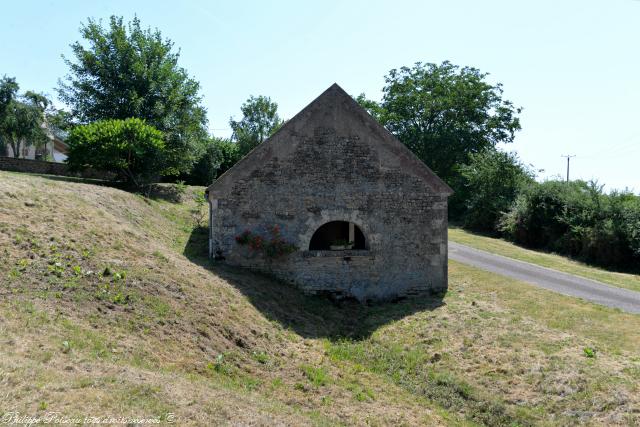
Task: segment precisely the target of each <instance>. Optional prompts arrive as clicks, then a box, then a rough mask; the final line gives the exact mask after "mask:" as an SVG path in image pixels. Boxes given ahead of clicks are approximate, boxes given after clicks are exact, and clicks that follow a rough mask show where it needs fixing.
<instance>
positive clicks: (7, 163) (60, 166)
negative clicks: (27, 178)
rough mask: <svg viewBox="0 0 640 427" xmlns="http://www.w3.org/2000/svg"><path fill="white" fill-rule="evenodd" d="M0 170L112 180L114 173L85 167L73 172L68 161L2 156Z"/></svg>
mask: <svg viewBox="0 0 640 427" xmlns="http://www.w3.org/2000/svg"><path fill="white" fill-rule="evenodd" d="M0 170H4V171H11V172H28V173H40V174H45V175H59V176H71V177H76V178H88V179H102V180H112V179H113V178H115V175H114V174H113V173H109V172H102V171H97V170H95V169H85V170H84V171H82V172H71V171H69V167H68V166H67V164H66V163H56V162H45V161H42V160H31V159H16V158H13V157H3V156H0Z"/></svg>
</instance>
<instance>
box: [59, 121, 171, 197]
mask: <svg viewBox="0 0 640 427" xmlns="http://www.w3.org/2000/svg"><path fill="white" fill-rule="evenodd" d="M67 144H68V145H69V154H68V156H69V158H68V160H67V162H68V164H69V167H70V168H71V169H72V170H82V169H84V168H86V167H93V168H95V169H98V170H103V171H107V172H114V173H116V174H117V175H118V177H119V178H120V179H122V180H123V181H125V182H126V183H128V184H130V185H133V186H134V187H136V188H141V187H143V186H145V185H147V184H149V183H151V182H154V181H156V180H157V179H158V177H159V176H160V175H161V174H162V173H163V172H164V166H165V156H164V154H165V151H164V150H165V145H164V140H163V136H162V133H161V132H160V131H159V130H157V129H155V128H154V127H153V126H149V125H147V124H146V123H145V122H144V121H142V120H140V119H135V118H132V119H126V120H102V121H98V122H94V123H90V124H88V125H83V126H76V127H75V128H73V129H72V130H71V132H70V133H69V137H68V139H67Z"/></svg>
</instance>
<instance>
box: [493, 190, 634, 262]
mask: <svg viewBox="0 0 640 427" xmlns="http://www.w3.org/2000/svg"><path fill="white" fill-rule="evenodd" d="M499 228H500V230H501V231H503V232H504V233H505V235H506V236H507V237H509V238H510V239H512V240H514V241H515V242H517V243H520V244H523V245H525V246H529V247H532V248H540V249H545V250H549V251H554V252H558V253H562V254H566V255H570V256H573V257H576V258H579V259H582V260H584V261H587V262H592V263H595V264H599V265H602V266H607V267H617V268H632V267H634V266H637V265H638V262H639V261H640V197H638V196H635V195H633V194H631V193H628V192H613V193H611V194H604V193H603V192H602V187H599V186H598V185H596V184H595V183H586V182H584V181H574V182H571V183H566V182H561V181H547V182H544V183H542V184H531V185H530V186H529V187H528V188H527V189H526V190H525V191H523V192H522V194H521V195H520V196H519V197H518V199H517V200H516V201H515V203H514V204H513V206H512V208H511V209H510V210H509V211H508V212H507V213H505V214H504V215H503V216H502V218H501V222H500V225H499Z"/></svg>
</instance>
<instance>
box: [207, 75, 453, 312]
mask: <svg viewBox="0 0 640 427" xmlns="http://www.w3.org/2000/svg"><path fill="white" fill-rule="evenodd" d="M207 194H208V200H209V205H210V217H209V220H210V235H209V254H210V256H211V257H212V258H215V259H218V260H224V262H226V263H228V264H232V265H237V266H243V267H249V268H253V269H258V270H267V271H269V272H270V273H272V274H274V275H275V276H277V277H279V278H281V279H283V280H285V281H288V282H292V283H295V284H297V285H298V286H299V287H300V288H302V289H303V290H304V291H306V292H309V293H332V294H335V295H337V296H345V297H355V298H357V299H358V300H361V301H364V300H370V299H371V300H382V299H390V298H394V297H398V296H403V295H408V294H416V293H421V292H439V291H443V290H446V288H447V197H448V196H450V195H451V194H452V190H451V189H450V188H449V187H448V186H447V184H445V183H444V182H443V181H442V180H441V179H440V178H438V177H437V176H436V175H435V174H434V173H433V172H432V171H431V170H430V169H429V168H428V167H427V166H426V165H425V164H424V163H422V162H421V161H420V160H419V159H418V158H417V157H415V156H414V155H413V153H411V151H410V150H408V149H407V148H406V147H405V146H404V145H403V144H402V143H401V142H400V141H398V140H397V139H396V138H395V137H394V136H393V135H391V134H390V133H389V132H388V131H387V130H386V129H385V128H384V127H382V126H381V125H380V124H378V123H377V122H376V121H375V119H373V117H371V116H370V115H369V114H368V113H367V112H366V111H365V110H364V109H363V108H361V107H360V106H359V105H358V103H357V102H355V101H354V99H353V98H351V96H349V95H348V94H347V93H346V92H345V91H344V90H342V88H340V87H339V86H338V85H336V84H334V85H333V86H331V87H330V88H329V89H327V90H326V91H325V92H324V93H322V94H321V95H320V96H319V97H318V98H316V99H315V100H314V101H313V102H312V103H311V104H309V105H308V106H307V107H306V108H304V109H303V110H302V111H301V112H300V113H298V114H297V115H296V116H295V117H293V118H292V119H291V120H289V121H288V122H286V123H285V124H284V126H282V128H281V129H280V130H279V131H278V132H277V133H275V134H274V135H273V136H272V137H271V138H269V139H268V140H267V141H265V142H264V143H263V144H261V145H259V146H258V147H257V148H255V149H254V150H253V151H251V152H250V153H249V154H248V155H247V156H246V157H245V158H243V159H242V160H241V161H240V162H238V163H237V164H236V165H235V166H234V167H233V168H231V169H230V170H229V171H227V172H226V173H225V174H223V175H222V176H221V177H219V178H218V179H217V180H216V181H215V182H214V183H213V184H212V185H211V186H210V187H209V188H208V190H207ZM273 226H278V227H279V234H276V237H278V236H280V238H281V239H282V240H284V241H285V242H288V243H291V244H293V245H295V246H296V248H295V250H294V251H293V252H292V253H288V254H285V255H283V256H278V257H272V256H267V255H265V251H264V246H262V249H263V250H261V245H260V243H261V242H255V241H254V242H253V244H249V245H247V244H246V243H247V241H246V240H247V239H246V237H247V236H252V238H255V237H256V236H261V237H262V238H263V239H264V241H266V242H269V241H270V239H273V234H272V233H273V232H272V227H273ZM243 243H245V244H243Z"/></svg>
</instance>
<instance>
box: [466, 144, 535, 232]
mask: <svg viewBox="0 0 640 427" xmlns="http://www.w3.org/2000/svg"><path fill="white" fill-rule="evenodd" d="M459 171H460V175H461V177H462V185H461V189H460V190H459V191H458V192H457V194H456V196H457V198H458V199H461V200H463V201H464V211H463V214H462V219H463V221H464V226H465V227H466V228H471V229H474V230H479V231H485V232H486V231H490V232H493V231H495V230H496V226H497V224H498V221H499V220H500V217H501V215H502V214H503V213H504V212H506V211H507V210H509V208H510V207H511V205H512V204H513V202H514V200H515V199H516V197H517V196H518V194H519V193H520V191H521V190H522V189H523V188H524V187H525V186H526V185H528V184H530V183H532V182H533V176H534V174H533V172H532V171H531V170H530V169H529V168H528V167H527V166H525V165H523V164H522V162H520V160H519V159H518V156H517V155H516V154H514V153H505V152H503V151H497V150H493V149H491V150H486V151H484V152H481V153H476V154H471V155H470V156H469V163H468V164H466V165H463V166H461V167H460V168H459Z"/></svg>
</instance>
